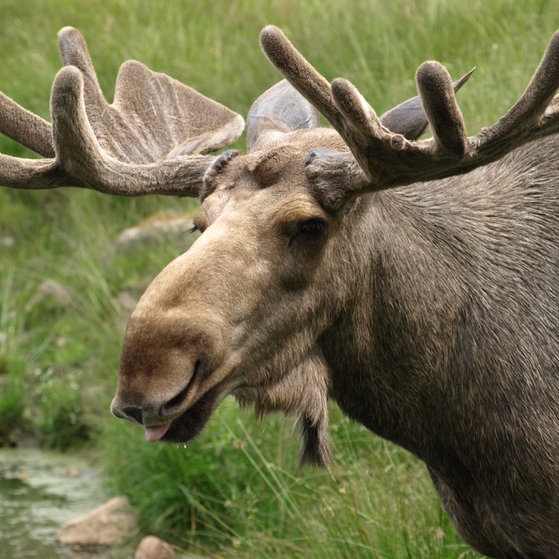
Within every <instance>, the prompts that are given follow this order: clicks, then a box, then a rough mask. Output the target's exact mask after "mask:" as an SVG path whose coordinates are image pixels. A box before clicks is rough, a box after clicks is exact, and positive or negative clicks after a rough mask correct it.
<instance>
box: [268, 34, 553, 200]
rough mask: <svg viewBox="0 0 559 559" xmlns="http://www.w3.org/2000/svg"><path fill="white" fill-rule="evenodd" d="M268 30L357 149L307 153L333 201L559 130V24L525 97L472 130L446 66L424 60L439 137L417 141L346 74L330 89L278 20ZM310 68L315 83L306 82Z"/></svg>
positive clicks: (310, 172) (319, 191) (463, 166)
mask: <svg viewBox="0 0 559 559" xmlns="http://www.w3.org/2000/svg"><path fill="white" fill-rule="evenodd" d="M266 29H269V28H266ZM267 35H271V36H273V38H274V41H273V44H274V45H276V44H277V45H279V46H276V47H274V48H270V47H269V46H268V42H269V41H264V40H263V41H262V44H263V47H264V49H265V51H266V54H267V55H268V57H269V58H270V59H271V60H272V62H273V63H274V64H275V65H276V67H277V68H278V69H279V70H280V71H281V72H282V73H283V74H284V76H285V77H286V78H287V79H288V80H289V81H291V83H292V84H293V85H294V87H296V88H297V89H298V90H299V91H300V92H301V94H303V95H304V96H305V97H307V99H308V100H309V101H310V102H311V103H313V104H314V105H315V106H316V107H317V108H318V109H319V110H320V112H322V114H323V115H324V116H325V117H326V118H327V119H328V120H329V121H330V122H331V124H332V125H333V126H334V128H335V129H336V130H337V131H338V133H339V134H340V135H341V136H342V138H343V139H344V141H345V143H346V144H347V146H348V147H349V149H350V150H351V154H352V155H353V157H352V156H351V155H350V154H348V153H338V152H332V151H328V150H324V149H317V150H315V151H313V153H311V155H310V157H309V159H308V162H307V176H308V178H309V180H310V181H311V184H312V186H313V187H314V190H315V193H316V195H317V197H318V198H319V200H320V201H321V202H322V203H323V204H324V205H325V206H326V207H328V208H331V209H337V208H339V207H341V206H342V205H343V204H344V203H345V201H346V200H347V199H350V198H353V197H355V196H358V195H361V194H363V193H365V192H370V191H374V190H381V189H386V188H391V187H395V186H401V185H406V184H410V183H414V182H424V181H430V180H434V179H440V178H443V177H448V176H452V175H457V174H462V173H466V172H468V171H471V170H472V169H474V168H476V167H480V166H482V165H486V164H487V163H490V162H492V161H495V160H496V159H498V158H500V157H502V156H503V155H505V154H506V153H508V152H509V151H511V150H513V149H514V148H516V147H518V146H520V145H522V144H524V143H526V142H529V141H531V140H533V139H535V138H538V137H541V136H544V135H548V134H552V133H554V132H557V131H558V130H559V100H557V99H556V100H555V101H553V98H554V95H555V94H556V92H557V89H558V88H559V31H558V32H556V33H555V34H554V36H553V38H552V39H551V41H550V43H549V46H548V48H547V50H546V53H545V55H544V57H543V59H542V61H541V63H540V65H539V67H538V69H537V71H536V72H535V74H534V77H533V78H532V80H531V81H530V84H529V85H528V87H527V89H526V91H525V93H524V94H523V95H522V97H521V98H520V99H519V101H518V102H517V103H516V104H515V105H514V106H513V107H512V108H511V109H510V110H509V111H508V112H507V114H506V115H505V116H503V117H502V118H501V119H500V120H499V121H497V122H496V123H495V124H493V125H492V126H490V127H489V128H486V129H484V130H482V131H481V132H479V133H478V134H477V135H475V136H472V137H467V136H466V129H465V125H464V121H463V118H462V115H461V113H460V109H459V107H458V104H457V103H456V98H455V90H454V87H453V84H452V81H451V79H450V76H449V74H448V71H447V70H446V68H444V66H442V65H441V64H439V63H438V62H426V63H424V64H422V65H421V66H420V67H419V69H418V72H417V76H416V79H417V87H418V90H419V96H420V100H421V104H422V106H423V109H424V111H425V114H426V116H427V119H428V121H429V124H430V125H431V128H432V130H433V138H431V139H429V140H419V141H409V140H408V139H406V137H404V136H403V135H401V134H397V133H392V132H391V131H390V130H388V129H387V128H386V127H385V126H383V124H382V121H381V120H380V119H379V118H378V117H377V115H376V113H375V111H374V110H373V109H372V108H371V107H370V106H369V105H368V103H367V102H366V101H365V99H364V98H363V97H362V95H361V94H360V93H359V92H358V91H357V89H356V88H355V87H354V86H353V85H352V84H351V83H349V82H348V81H346V80H342V79H337V80H334V81H333V82H332V85H331V87H330V91H327V88H326V85H325V80H324V78H322V77H321V76H320V75H319V74H318V73H317V72H316V70H314V69H312V67H311V66H310V64H309V63H308V62H306V61H305V60H304V59H303V58H302V56H301V55H300V54H299V53H298V52H297V51H296V50H295V48H294V47H293V46H291V44H290V43H289V42H288V40H287V39H286V38H285V37H284V36H283V34H281V32H280V31H279V30H276V29H275V28H272V29H271V30H269V31H267ZM278 52H279V53H280V54H279V55H278V54H277V53H278ZM291 64H293V66H294V69H292V68H290V65H291ZM307 76H310V78H309V79H310V80H311V81H312V84H311V85H310V86H308V85H305V84H304V83H303V82H304V79H305V78H306V77H307ZM459 81H461V80H459ZM316 84H319V85H318V86H317V85H316ZM333 178H335V180H332V179H333ZM333 184H335V186H332V185H333Z"/></svg>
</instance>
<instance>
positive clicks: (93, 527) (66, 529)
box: [56, 497, 136, 547]
mask: <svg viewBox="0 0 559 559" xmlns="http://www.w3.org/2000/svg"><path fill="white" fill-rule="evenodd" d="M135 531H136V517H135V515H134V513H133V512H132V510H131V507H130V502H129V501H128V499H127V498H126V497H114V498H113V499H110V500H109V501H107V502H106V503H105V504H103V505H101V506H99V507H97V508H95V509H93V510H92V511H91V512H88V513H87V514H85V515H83V516H80V517H79V518H76V519H75V520H70V522H67V523H66V524H64V525H63V526H62V527H61V528H60V529H59V530H58V532H57V534H56V541H57V542H58V543H60V544H64V545H71V546H74V547H88V546H113V545H121V544H124V543H127V542H129V541H130V539H131V538H132V537H133V536H134V534H135Z"/></svg>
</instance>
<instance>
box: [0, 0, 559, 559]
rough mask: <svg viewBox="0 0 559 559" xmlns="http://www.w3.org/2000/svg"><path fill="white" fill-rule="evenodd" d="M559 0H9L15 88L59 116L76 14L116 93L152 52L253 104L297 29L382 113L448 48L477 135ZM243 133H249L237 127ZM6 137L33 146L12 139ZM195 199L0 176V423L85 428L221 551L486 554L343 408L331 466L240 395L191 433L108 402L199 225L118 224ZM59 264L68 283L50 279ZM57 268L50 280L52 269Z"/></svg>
mask: <svg viewBox="0 0 559 559" xmlns="http://www.w3.org/2000/svg"><path fill="white" fill-rule="evenodd" d="M558 8H559V0H548V1H545V0H493V1H491V2H487V1H486V0H472V1H470V2H462V3H460V2H453V1H451V0H421V1H411V0H392V1H388V0H384V1H383V0H356V1H352V2H349V1H347V2H343V1H334V0H321V1H320V2H319V1H317V0H308V1H307V2H304V3H302V2H296V1H295V0H281V1H280V0H270V1H267V2H258V3H255V2H253V1H249V0H237V1H233V2H231V1H228V2H226V1H224V0H214V1H212V2H197V1H195V0H182V1H179V0H169V1H167V2H161V3H155V2H146V1H141V0H138V1H132V0H129V1H126V0H105V1H104V2H98V1H92V2H89V3H87V4H84V3H76V2H72V1H70V0H44V1H43V2H40V3H37V2H31V1H22V0H2V2H0V16H1V17H2V21H3V22H4V25H3V29H2V34H1V35H0V49H1V51H2V53H3V56H2V62H1V63H0V88H1V89H2V90H3V91H4V92H5V93H6V94H7V95H9V96H10V97H13V98H14V99H15V100H17V101H18V102H20V103H21V104H22V105H24V106H25V107H27V108H29V109H30V110H32V111H34V112H37V113H38V114H41V115H42V116H44V117H45V118H48V93H49V90H50V84H51V82H52V78H53V76H54V75H55V73H56V71H57V70H58V68H59V58H58V53H57V49H56V41H55V37H56V32H57V31H58V29H59V28H61V27H62V26H64V25H73V26H75V27H78V28H80V29H81V30H82V32H83V33H84V35H85V37H86V39H87V41H88V43H89V47H90V51H91V54H92V57H93V59H94V63H95V66H96V68H97V71H98V74H99V79H100V82H101V85H102V87H103V89H104V90H105V92H106V94H107V97H108V98H111V95H112V90H113V87H114V80H115V76H116V72H117V70H118V66H119V64H120V63H121V62H122V61H123V60H124V59H126V58H136V59H139V60H141V61H143V62H144V63H146V64H147V65H148V66H149V67H151V68H152V69H154V70H158V71H163V72H167V73H168V74H170V75H172V76H173V77H176V78H177V79H179V80H181V81H184V82H186V83H188V84H189V85H191V86H192V87H194V88H196V89H198V90H199V91H200V92H202V93H204V94H206V95H208V96H210V97H212V98H214V99H217V100H218V101H221V102H222V103H224V104H226V105H228V106H229V107H231V108H232V109H234V110H236V111H237V112H239V113H241V114H246V111H247V110H248V108H249V106H250V104H251V102H252V101H253V100H254V99H255V98H256V97H257V96H258V94H259V93H261V92H262V91H263V90H264V89H266V88H267V87H268V86H270V85H271V84H273V83H274V82H275V81H276V80H277V75H276V73H275V71H274V70H273V68H272V67H271V66H270V65H269V64H268V63H267V62H266V61H265V59H264V57H263V55H262V54H261V52H260V49H259V47H258V33H259V30H260V29H261V28H262V26H263V25H264V24H266V23H274V24H276V25H279V26H280V27H282V28H284V29H285V31H286V32H287V33H288V35H289V36H290V38H291V39H292V40H293V42H294V43H295V44H296V45H297V46H298V47H299V48H300V49H301V50H302V52H303V53H305V55H306V56H307V57H308V58H309V60H310V61H311V62H312V63H313V64H314V65H315V66H316V67H317V68H318V69H319V70H320V71H321V72H322V73H323V74H324V75H325V76H327V77H328V78H333V77H335V76H338V75H343V76H345V77H348V78H349V79H351V80H352V81H353V82H354V83H355V84H356V85H357V86H358V87H359V88H360V90H361V91H362V92H363V93H364V95H365V96H366V97H367V99H368V100H369V101H370V103H371V104H372V105H373V106H374V107H375V109H376V110H377V111H378V112H379V113H382V112H383V111H385V110H386V109H388V108H389V107H390V106H392V105H394V104H396V103H398V102H400V101H402V100H403V99H405V98H407V97H409V96H411V95H413V94H414V72H415V68H416V67H417V65H418V64H419V63H421V62H422V61H423V60H426V59H431V58H435V59H438V60H440V61H441V62H443V63H445V64H446V65H447V66H448V68H449V70H450V72H451V74H452V75H453V76H455V77H457V76H458V75H459V74H462V73H463V72H465V71H467V70H468V69H469V68H471V67H472V66H474V65H477V67H478V70H477V72H476V73H475V75H474V77H473V78H472V80H471V81H470V83H468V85H467V86H466V87H465V88H464V90H463V91H462V92H461V93H460V95H459V100H460V103H461V106H462V110H463V113H464V117H465V119H466V122H467V124H468V127H469V129H470V131H471V132H472V133H474V132H476V131H477V130H478V129H479V128H480V127H481V126H483V125H487V124H489V123H491V122H493V121H494V120H495V119H496V118H498V117H499V116H500V115H501V114H502V113H503V112H504V111H505V110H506V109H507V108H508V107H509V106H510V105H511V104H512V103H513V102H514V100H515V99H516V98H517V97H518V95H519V94H520V93H521V92H522V90H523V88H524V87H525V85H526V83H527V81H528V79H529V77H530V75H531V74H532V72H533V70H534V69H535V67H536V65H537V63H538V60H539V58H540V56H541V54H542V52H543V49H544V48H545V45H546V44H547V41H548V39H549V37H550V36H551V34H552V33H553V31H554V29H555V27H556V26H557V24H558V19H557V13H559V11H558ZM239 146H241V147H242V142H239ZM0 151H1V152H3V153H9V154H12V155H24V156H28V154H27V153H26V151H25V150H24V149H23V148H21V147H20V146H17V145H16V144H15V143H13V142H12V141H10V140H8V139H7V138H4V137H1V138H0ZM195 209H196V203H195V202H194V201H185V200H182V199H181V200H175V199H165V198H163V197H152V198H146V199H134V200H121V199H115V198H112V197H107V196H102V195H99V194H96V193H93V192H84V191H79V190H74V191H72V190H71V189H68V190H64V191H52V192H16V191H8V190H0V441H3V442H4V443H5V444H14V443H16V442H17V441H19V440H21V439H22V438H27V437H31V438H33V439H34V440H35V441H36V442H37V443H38V444H42V445H45V446H50V447H55V448H61V449H67V448H71V447H74V446H75V445H76V444H83V442H84V441H87V442H88V444H89V447H90V448H93V449H94V450H95V455H97V456H99V457H100V458H99V463H100V464H102V465H103V466H104V467H105V468H106V471H107V473H108V476H109V481H110V483H111V484H112V486H113V488H114V489H115V491H118V492H121V493H126V494H128V495H129V496H130V498H131V500H132V501H133V503H134V504H135V505H136V507H137V508H138V510H139V512H140V517H141V522H142V527H143V529H144V530H145V532H146V533H147V532H150V533H157V534H160V535H162V536H163V537H166V538H169V539H170V540H172V541H173V542H175V543H177V544H178V545H180V546H181V547H183V548H193V549H195V550H198V551H203V552H205V553H208V554H215V555H213V556H215V557H247V558H248V557H278V558H279V557H294V558H297V557H300V558H313V557H325V558H328V557H332V558H334V557H336V558H337V557H348V558H349V557H351V558H355V557H367V558H369V557H378V558H383V559H389V558H390V559H400V558H403V557H410V558H411V557H413V558H422V557H423V558H430V559H431V558H455V557H463V558H473V557H478V556H477V555H476V554H474V553H473V552H471V551H468V548H467V546H465V545H464V544H462V543H461V542H460V540H459V538H458V537H457V536H456V535H455V533H454V531H453V529H452V527H451V526H450V525H449V522H448V520H447V518H446V516H445V515H444V513H442V512H441V509H440V506H439V504H438V500H437V497H436V495H435V492H434V490H433V488H432V486H431V483H430V480H429V478H428V476H427V474H426V471H425V469H424V467H423V465H422V464H421V463H419V462H418V461H417V460H415V459H414V458H413V457H411V456H409V455H408V454H407V453H405V452H404V451H402V450H400V449H398V448H395V447H394V446H392V445H390V444H388V443H386V442H384V441H382V440H380V439H378V438H376V437H375V436H374V435H372V434H370V433H368V432H366V431H364V430H363V429H362V428H360V427H359V426H356V425H352V424H350V423H349V422H347V421H346V420H344V419H343V418H341V416H340V414H339V412H338V411H337V410H336V409H335V407H333V408H332V417H333V419H332V421H333V450H334V464H333V467H332V469H331V470H330V471H317V470H314V469H310V468H305V469H303V470H302V471H299V470H297V467H296V455H297V445H296V441H293V440H292V439H293V435H292V432H291V426H290V424H289V422H286V421H285V420H283V419H282V418H271V419H270V420H268V419H266V420H264V423H263V424H257V423H255V422H254V420H253V419H252V418H251V416H250V415H249V414H247V413H246V412H242V411H241V410H239V409H237V407H236V406H235V405H234V404H233V403H232V402H230V401H227V402H225V403H224V405H223V406H222V407H221V409H220V410H219V411H218V413H217V414H216V416H215V418H214V419H213V420H212V421H211V424H210V426H209V428H208V429H207V431H205V432H204V434H202V435H201V436H200V437H199V439H198V440H196V441H193V442H192V443H191V444H190V445H188V447H187V448H186V449H183V448H182V447H178V448H177V447H175V446H162V445H147V444H146V443H145V442H144V441H143V438H142V435H141V432H140V430H138V429H135V428H134V427H132V426H131V425H127V424H124V423H118V422H116V421H113V420H112V419H111V418H110V416H109V414H108V407H109V403H110V399H111V396H112V391H113V387H114V384H115V379H116V371H117V368H118V356H119V349H120V343H121V339H122V336H123V331H124V325H125V323H126V317H127V312H128V311H127V310H126V306H125V305H122V303H121V301H122V295H123V294H128V295H131V296H136V295H137V294H138V293H140V292H141V290H142V286H144V285H145V284H146V282H147V281H149V280H150V279H151V278H152V277H154V276H155V274H156V273H157V272H158V271H159V270H160V269H161V268H162V267H163V266H164V265H165V264H166V263H167V262H168V261H170V260H171V259H172V258H173V257H174V256H175V255H177V254H179V253H180V252H183V251H184V250H185V249H187V248H188V245H189V244H190V242H191V241H192V237H191V236H188V235H186V234H185V236H184V238H181V239H179V240H177V241H175V242H168V243H159V244H157V243H154V244H152V245H150V246H143V247H136V248H130V249H127V250H119V249H118V248H117V247H116V245H115V239H116V237H117V236H118V234H119V233H120V232H121V231H122V230H123V229H125V228H126V227H130V226H133V225H136V224H137V223H139V222H141V221H142V220H143V219H145V218H146V217H148V216H150V215H152V214H154V213H156V212H163V211H174V212H182V213H186V214H192V213H193V212H194V211H195ZM45 282H53V283H55V284H56V285H59V286H62V287H63V292H64V295H63V296H61V297H57V296H53V295H52V294H50V295H49V292H48V290H46V293H47V294H46V295H45ZM47 285H48V283H47Z"/></svg>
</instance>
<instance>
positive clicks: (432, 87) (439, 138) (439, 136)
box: [416, 61, 468, 158]
mask: <svg viewBox="0 0 559 559" xmlns="http://www.w3.org/2000/svg"><path fill="white" fill-rule="evenodd" d="M416 82H417V89H418V90H419V95H420V97H421V100H422V102H423V110H424V111H425V114H426V115H427V120H428V121H429V124H430V125H431V130H432V131H433V137H434V140H435V141H434V145H433V155H434V157H440V156H442V155H447V154H448V155H449V156H451V157H456V158H460V157H463V156H464V153H465V151H466V147H467V144H468V139H467V137H466V126H465V124H464V119H463V118H462V113H461V112H460V108H459V107H458V103H457V102H456V96H455V93H454V88H453V86H452V79H451V78H450V74H449V73H448V70H447V69H446V68H445V67H444V66H443V65H442V64H439V63H438V62H434V61H431V62H424V63H423V64H422V65H421V66H420V67H419V68H418V70H417V74H416Z"/></svg>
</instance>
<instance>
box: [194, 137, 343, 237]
mask: <svg viewBox="0 0 559 559" xmlns="http://www.w3.org/2000/svg"><path fill="white" fill-rule="evenodd" d="M300 132H307V131H300ZM289 136H292V135H291V134H290V135H289ZM293 136H294V138H293V140H292V141H290V142H289V143H282V144H281V145H274V146H272V147H269V148H268V149H264V150H259V151H257V152H253V153H250V154H248V155H236V154H231V153H228V154H225V155H224V156H223V159H221V160H218V161H217V162H216V165H214V168H213V169H212V170H211V171H210V172H209V173H208V174H207V176H206V177H205V179H204V180H205V185H204V195H203V196H202V200H203V203H202V206H201V209H200V212H199V213H198V215H197V216H196V219H195V222H196V226H197V227H198V228H199V229H201V230H204V229H205V228H206V227H208V226H209V225H210V224H212V223H213V222H214V221H215V220H216V219H217V218H218V216H219V215H221V214H222V213H223V212H224V211H225V209H226V208H227V209H228V210H229V209H233V208H237V209H239V210H240V211H241V208H242V211H243V212H245V213H246V212H248V213H251V214H253V213H255V212H256V213H259V214H264V215H266V217H268V218H270V217H272V216H271V215H270V214H273V216H274V217H275V219H276V221H278V220H279V221H286V222H289V221H292V220H295V219H303V220H304V219H310V218H312V217H318V216H320V217H325V215H324V214H325V212H324V210H323V209H322V207H321V206H320V204H319V203H318V201H317V200H316V199H315V197H314V195H313V193H312V189H311V188H310V185H309V182H308V180H307V177H306V174H305V162H306V160H307V157H308V154H309V152H310V151H311V150H312V149H313V147H316V146H318V145H322V144H325V143H326V144H327V145H328V144H330V145H332V146H333V147H334V146H335V147H336V148H339V147H340V146H339V145H338V142H339V139H338V138H332V135H331V134H323V135H320V136H318V137H317V135H316V134H314V133H313V134H309V133H303V134H301V133H299V134H293ZM328 140H329V141H328ZM332 140H334V141H332ZM335 140H337V141H335Z"/></svg>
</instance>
